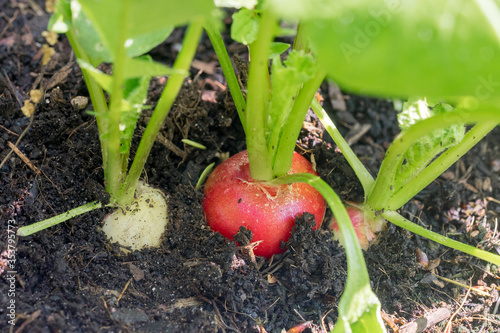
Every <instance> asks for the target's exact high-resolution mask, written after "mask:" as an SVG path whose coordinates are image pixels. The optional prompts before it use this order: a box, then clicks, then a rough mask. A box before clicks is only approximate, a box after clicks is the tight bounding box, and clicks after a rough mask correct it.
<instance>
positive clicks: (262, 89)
mask: <svg viewBox="0 0 500 333" xmlns="http://www.w3.org/2000/svg"><path fill="white" fill-rule="evenodd" d="M275 26H276V18H275V16H274V15H273V14H272V13H271V12H270V11H264V12H263V14H262V18H261V22H260V28H259V32H258V35H257V40H256V41H255V42H254V43H252V44H251V45H250V69H249V75H248V88H247V89H248V93H247V113H246V127H247V128H246V141H247V150H248V159H249V161H250V173H251V175H252V178H253V179H255V180H270V179H272V178H273V170H272V167H271V161H270V158H269V154H268V152H267V142H266V122H267V119H266V116H267V115H266V110H267V108H266V104H267V102H268V100H269V93H270V91H269V80H268V77H269V75H268V55H269V46H270V44H271V41H272V40H273V38H274V30H275Z"/></svg>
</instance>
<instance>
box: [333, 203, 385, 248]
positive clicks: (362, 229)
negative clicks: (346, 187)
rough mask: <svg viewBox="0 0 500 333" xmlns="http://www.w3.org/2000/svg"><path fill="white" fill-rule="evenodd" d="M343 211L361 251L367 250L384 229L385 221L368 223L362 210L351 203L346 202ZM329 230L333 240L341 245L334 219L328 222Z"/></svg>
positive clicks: (339, 234)
mask: <svg viewBox="0 0 500 333" xmlns="http://www.w3.org/2000/svg"><path fill="white" fill-rule="evenodd" d="M345 209H346V210H347V214H349V218H350V219H351V223H352V225H353V226H354V230H355V231H356V236H357V237H358V241H359V245H360V246H361V248H362V249H363V250H367V249H368V247H369V246H370V245H371V244H372V243H373V242H375V240H376V238H377V234H378V233H379V232H381V231H382V230H383V229H384V227H385V225H386V222H385V220H384V219H383V218H381V217H380V218H378V219H375V220H373V221H368V219H366V218H365V213H364V211H363V208H362V207H360V206H358V205H356V204H355V203H352V202H346V203H345ZM330 229H332V231H333V234H334V237H333V239H335V240H338V241H339V242H340V243H341V244H342V237H341V233H340V230H339V226H338V224H337V220H336V219H335V217H333V218H332V219H331V220H330ZM342 245H343V244H342Z"/></svg>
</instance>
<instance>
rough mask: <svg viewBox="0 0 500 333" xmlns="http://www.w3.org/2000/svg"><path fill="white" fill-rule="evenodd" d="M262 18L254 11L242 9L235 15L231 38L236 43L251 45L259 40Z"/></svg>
mask: <svg viewBox="0 0 500 333" xmlns="http://www.w3.org/2000/svg"><path fill="white" fill-rule="evenodd" d="M259 25H260V18H259V16H258V15H257V13H256V12H255V11H253V10H250V9H246V8H242V9H240V10H239V11H237V12H236V13H234V14H233V24H232V25H231V38H232V39H234V40H235V41H237V42H239V43H241V44H245V45H249V44H252V43H253V42H254V41H255V39H257V33H258V32H259Z"/></svg>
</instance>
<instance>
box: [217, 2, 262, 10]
mask: <svg viewBox="0 0 500 333" xmlns="http://www.w3.org/2000/svg"><path fill="white" fill-rule="evenodd" d="M214 2H215V5H216V6H217V7H229V8H241V7H245V8H249V9H252V8H254V7H255V5H256V4H257V0H215V1H214Z"/></svg>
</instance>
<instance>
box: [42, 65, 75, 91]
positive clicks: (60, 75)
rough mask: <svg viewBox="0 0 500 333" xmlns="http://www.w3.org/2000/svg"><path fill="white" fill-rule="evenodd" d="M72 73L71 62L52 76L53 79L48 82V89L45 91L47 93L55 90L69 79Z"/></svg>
mask: <svg viewBox="0 0 500 333" xmlns="http://www.w3.org/2000/svg"><path fill="white" fill-rule="evenodd" d="M71 71H73V63H72V62H70V63H69V64H66V65H65V66H64V67H62V68H61V69H60V70H58V71H57V72H55V73H54V75H52V77H51V78H50V79H49V82H47V87H46V88H45V90H46V91H47V90H50V89H52V88H54V87H55V86H57V85H58V84H59V83H61V82H62V81H64V80H65V79H66V78H67V77H68V75H69V73H71Z"/></svg>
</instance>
